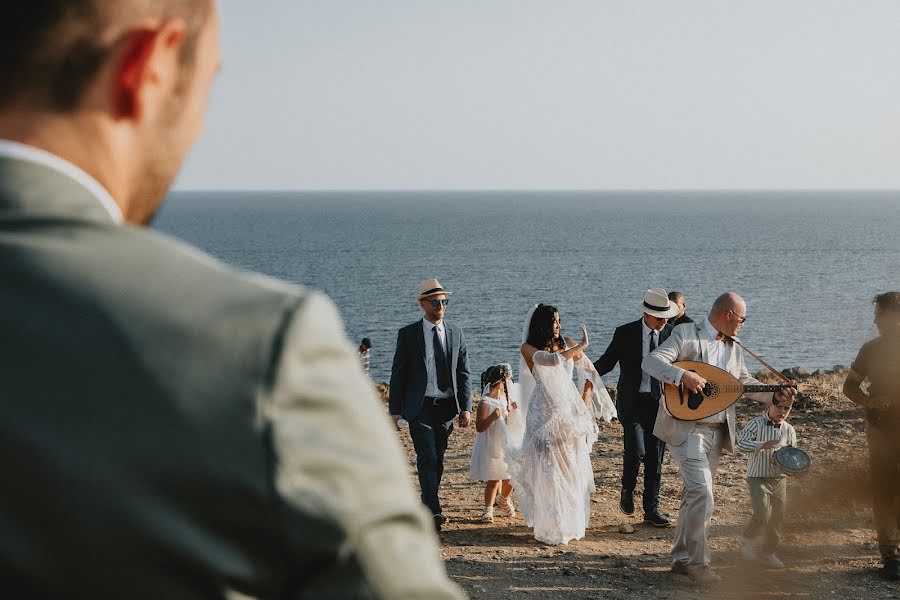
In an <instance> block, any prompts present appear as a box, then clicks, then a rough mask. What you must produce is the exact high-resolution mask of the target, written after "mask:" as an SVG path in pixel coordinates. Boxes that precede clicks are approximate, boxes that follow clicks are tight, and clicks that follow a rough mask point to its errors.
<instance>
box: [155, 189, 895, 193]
mask: <svg viewBox="0 0 900 600" xmlns="http://www.w3.org/2000/svg"><path fill="white" fill-rule="evenodd" d="M195 192H196V193H207V192H217V193H221V192H225V193H264V194H266V193H298V192H299V193H336V194H345V193H391V194H396V193H412V194H421V193H467V192H478V193H517V194H521V193H534V194H539V193H546V192H565V193H591V194H595V193H648V192H664V193H689V194H697V193H722V192H729V193H759V192H767V193H768V192H800V193H822V192H857V193H858V192H867V193H900V188H877V187H872V188H868V187H861V188H851V187H833V188H827V187H809V188H800V187H786V188H660V187H648V188H200V187H190V188H173V189H170V190H169V191H168V192H167V193H195Z"/></svg>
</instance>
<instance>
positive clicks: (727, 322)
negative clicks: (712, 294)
mask: <svg viewBox="0 0 900 600" xmlns="http://www.w3.org/2000/svg"><path fill="white" fill-rule="evenodd" d="M746 320H747V304H746V303H745V302H744V299H743V298H741V297H740V296H738V295H737V294H735V293H734V292H725V293H724V294H722V295H721V296H719V297H718V298H716V301H715V302H713V305H712V308H711V309H710V310H709V322H710V324H712V326H713V327H715V328H716V330H717V331H720V332H721V333H724V334H725V335H727V336H731V337H733V336H735V335H737V333H738V331H740V330H741V327H742V326H743V325H744V321H746Z"/></svg>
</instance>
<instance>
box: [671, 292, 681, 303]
mask: <svg viewBox="0 0 900 600" xmlns="http://www.w3.org/2000/svg"><path fill="white" fill-rule="evenodd" d="M679 298H684V294H682V293H681V292H669V300H671V301H672V302H678V299H679Z"/></svg>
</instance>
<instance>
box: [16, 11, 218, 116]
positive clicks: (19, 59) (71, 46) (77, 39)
mask: <svg viewBox="0 0 900 600" xmlns="http://www.w3.org/2000/svg"><path fill="white" fill-rule="evenodd" d="M9 4H10V6H9V7H8V8H7V7H4V9H3V10H2V18H0V56H2V57H3V60H2V61H0V108H5V107H7V106H8V105H10V104H12V103H13V102H15V101H17V100H19V99H21V98H23V97H24V98H27V100H28V102H29V103H30V104H31V105H38V106H41V107H44V108H47V109H50V110H54V111H58V112H65V111H69V110H72V109H74V108H75V107H77V106H78V103H79V102H80V101H81V98H82V96H83V95H84V92H85V90H86V89H87V87H88V86H89V85H90V83H91V81H93V79H94V77H96V75H97V74H98V73H99V72H100V69H101V68H102V66H103V64H104V62H105V61H106V60H107V59H108V58H109V55H110V53H111V52H112V50H113V48H114V47H115V42H116V40H108V39H104V33H107V32H109V31H110V30H111V29H112V28H113V27H114V26H116V25H123V24H126V19H128V20H134V21H135V22H136V21H137V20H138V19H140V18H141V17H145V16H173V17H174V16H177V17H182V18H184V19H186V20H187V21H188V24H189V25H188V28H189V29H188V37H187V39H186V40H185V42H184V44H183V47H182V57H181V58H182V61H183V62H185V63H187V64H190V63H191V61H192V60H193V56H194V51H195V48H196V38H197V34H198V33H199V31H200V29H201V28H202V26H203V23H204V22H205V20H206V17H207V16H208V15H209V12H210V8H211V6H212V3H211V1H210V0H150V1H148V0H28V1H27V2H11V3H9Z"/></svg>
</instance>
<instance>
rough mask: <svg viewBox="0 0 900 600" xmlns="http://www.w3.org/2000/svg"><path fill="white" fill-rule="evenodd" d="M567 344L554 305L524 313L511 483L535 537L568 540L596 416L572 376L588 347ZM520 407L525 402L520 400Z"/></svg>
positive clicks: (584, 495) (582, 504)
mask: <svg viewBox="0 0 900 600" xmlns="http://www.w3.org/2000/svg"><path fill="white" fill-rule="evenodd" d="M581 329H582V334H583V338H582V341H581V342H580V343H578V344H574V345H570V344H567V343H566V341H565V340H564V339H563V338H562V336H561V335H560V321H559V311H557V310H556V308H554V307H552V306H549V305H545V304H539V305H538V306H536V307H534V308H533V309H532V310H531V312H530V313H529V316H528V318H527V319H526V331H527V335H526V336H525V338H526V339H525V340H524V343H523V344H522V348H521V353H522V363H523V364H522V365H521V366H520V388H521V394H522V399H523V400H524V398H526V391H527V390H528V389H529V388H530V389H533V391H532V392H531V393H530V394H529V395H528V396H527V397H528V401H527V402H523V404H525V405H526V406H527V416H526V421H525V432H524V439H523V440H522V444H521V447H520V448H517V449H511V451H510V457H511V461H512V463H513V467H512V484H513V487H514V488H515V495H516V498H517V499H518V501H519V509H520V510H521V511H522V516H523V517H524V518H525V521H526V522H527V523H528V525H529V526H530V527H532V528H533V529H534V537H535V539H537V540H539V541H542V542H545V543H548V544H567V543H568V542H569V541H570V540H573V539H575V540H577V539H581V538H583V537H584V534H585V530H586V528H587V525H588V521H589V519H590V500H591V499H590V496H591V493H592V492H593V491H595V489H596V487H595V486H594V472H593V468H592V466H591V457H590V451H591V446H592V445H593V443H594V442H595V441H596V440H597V423H596V422H595V421H594V415H593V410H592V408H590V407H589V406H590V400H589V399H588V396H587V395H584V396H583V394H582V391H579V390H578V389H577V388H576V387H575V384H574V382H573V381H572V369H573V367H574V361H575V360H580V359H581V357H582V355H583V351H584V349H585V348H587V347H588V334H587V328H585V327H584V325H582V327H581ZM522 408H523V410H524V409H525V407H524V406H523V407H522Z"/></svg>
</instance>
